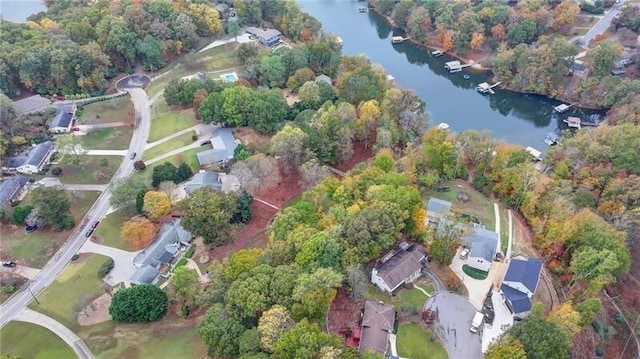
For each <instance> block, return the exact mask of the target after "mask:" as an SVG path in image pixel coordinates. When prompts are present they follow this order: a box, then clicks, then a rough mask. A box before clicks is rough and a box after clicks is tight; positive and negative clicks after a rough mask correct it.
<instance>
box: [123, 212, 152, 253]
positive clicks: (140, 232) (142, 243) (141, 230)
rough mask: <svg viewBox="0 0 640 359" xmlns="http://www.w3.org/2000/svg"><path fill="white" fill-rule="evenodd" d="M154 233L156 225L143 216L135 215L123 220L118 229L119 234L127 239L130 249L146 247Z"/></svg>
mask: <svg viewBox="0 0 640 359" xmlns="http://www.w3.org/2000/svg"><path fill="white" fill-rule="evenodd" d="M155 235H156V226H155V225H154V224H153V223H151V221H150V220H148V219H147V218H145V217H142V216H135V217H133V218H131V219H130V220H128V221H127V222H124V223H123V224H122V228H121V229H120V236H121V237H122V239H124V240H125V241H127V243H129V245H130V246H131V249H133V250H138V249H142V248H144V247H146V246H147V245H148V244H149V243H151V240H153V237H155Z"/></svg>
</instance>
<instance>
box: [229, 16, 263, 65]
mask: <svg viewBox="0 0 640 359" xmlns="http://www.w3.org/2000/svg"><path fill="white" fill-rule="evenodd" d="M233 22H235V21H233ZM236 56H237V57H238V60H240V62H241V63H243V64H247V63H249V62H251V61H252V60H253V59H255V58H256V57H257V56H258V46H257V45H255V44H253V43H244V44H240V45H239V46H238V50H236Z"/></svg>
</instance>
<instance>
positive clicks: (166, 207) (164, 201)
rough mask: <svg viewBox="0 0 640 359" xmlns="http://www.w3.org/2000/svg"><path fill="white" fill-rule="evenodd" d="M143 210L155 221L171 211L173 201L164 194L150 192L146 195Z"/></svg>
mask: <svg viewBox="0 0 640 359" xmlns="http://www.w3.org/2000/svg"><path fill="white" fill-rule="evenodd" d="M143 210H144V212H145V213H146V214H147V217H149V219H150V220H152V221H155V220H156V219H158V218H159V217H160V216H163V215H165V214H167V213H169V212H170V211H171V200H170V199H169V196H168V195H167V194H166V193H164V192H158V191H149V192H147V193H145V195H144V207H143Z"/></svg>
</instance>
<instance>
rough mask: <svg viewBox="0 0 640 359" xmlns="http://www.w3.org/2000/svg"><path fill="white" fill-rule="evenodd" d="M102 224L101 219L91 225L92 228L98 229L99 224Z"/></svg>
mask: <svg viewBox="0 0 640 359" xmlns="http://www.w3.org/2000/svg"><path fill="white" fill-rule="evenodd" d="M99 224H100V221H95V222H93V224H92V225H91V228H92V229H96V227H98V225H99Z"/></svg>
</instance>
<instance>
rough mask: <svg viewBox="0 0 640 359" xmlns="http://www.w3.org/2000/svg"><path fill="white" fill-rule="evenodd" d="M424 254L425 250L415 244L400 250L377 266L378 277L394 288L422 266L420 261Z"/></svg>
mask: <svg viewBox="0 0 640 359" xmlns="http://www.w3.org/2000/svg"><path fill="white" fill-rule="evenodd" d="M424 256H425V254H424V251H422V250H420V248H419V247H417V246H415V245H414V246H413V247H411V248H410V250H399V251H398V252H396V253H395V254H394V255H393V256H392V257H391V258H389V259H388V260H387V261H385V262H384V263H382V264H381V265H380V266H378V267H377V268H376V269H377V270H378V277H380V278H382V279H383V280H384V281H385V283H387V285H388V286H389V288H392V289H393V288H395V287H397V286H398V285H399V284H400V283H402V282H403V281H404V280H405V279H407V278H408V277H410V276H411V275H412V274H414V273H415V272H417V271H419V270H420V269H421V268H422V264H421V263H420V261H421V260H422V259H423V258H424Z"/></svg>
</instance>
